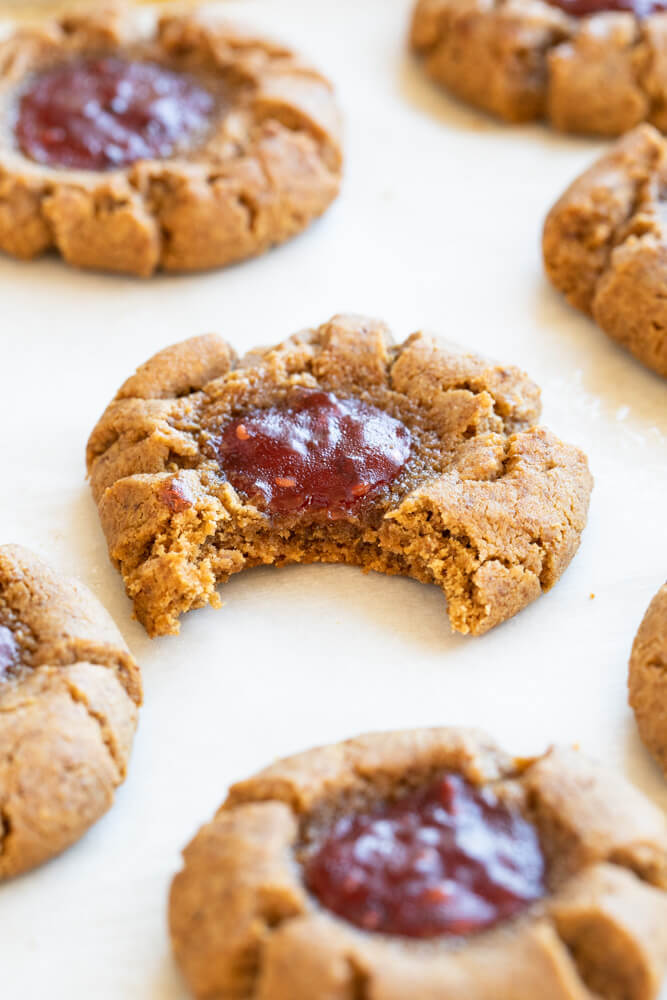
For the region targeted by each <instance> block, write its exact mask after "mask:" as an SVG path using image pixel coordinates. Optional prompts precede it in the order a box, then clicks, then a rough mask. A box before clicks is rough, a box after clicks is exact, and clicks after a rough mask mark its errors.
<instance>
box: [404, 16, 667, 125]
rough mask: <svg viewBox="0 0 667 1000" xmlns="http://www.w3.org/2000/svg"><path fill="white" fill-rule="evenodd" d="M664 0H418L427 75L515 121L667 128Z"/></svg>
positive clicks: (417, 43)
mask: <svg viewBox="0 0 667 1000" xmlns="http://www.w3.org/2000/svg"><path fill="white" fill-rule="evenodd" d="M666 7H667V4H665V2H664V0H549V2H547V0H544V2H543V0H418V2H417V5H416V7H415V11H414V17H413V22H412V32H411V44H412V47H413V49H414V50H415V51H416V52H417V53H418V54H419V55H421V56H423V59H424V66H425V69H426V72H427V73H428V74H429V75H430V76H431V77H433V79H435V80H436V81H437V82H438V83H442V84H444V86H445V87H447V89H448V90H450V91H451V92H452V93H453V94H455V95H456V96H457V97H460V98H462V99H463V100H464V101H467V102H468V103H469V104H473V105H474V106H475V107H478V108H482V109H483V110H485V111H489V112H491V113H492V114H494V115H497V116H498V117H499V118H502V119H504V120H505V121H508V122H526V121H533V120H538V119H547V120H548V121H549V123H550V124H551V125H552V126H553V127H554V128H556V129H559V130H561V131H563V132H580V133H588V134H597V135H611V136H615V135H621V134H622V133H623V132H626V131H627V130H628V129H630V128H633V126H635V125H637V124H639V123H640V122H643V121H649V122H652V123H653V124H654V125H656V126H657V127H658V128H661V129H665V128H667V61H666V60H667V14H666V13H664V12H665V9H666Z"/></svg>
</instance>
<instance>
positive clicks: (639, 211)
mask: <svg viewBox="0 0 667 1000" xmlns="http://www.w3.org/2000/svg"><path fill="white" fill-rule="evenodd" d="M666 185H667V141H666V140H665V139H664V138H663V136H661V135H660V134H659V133H658V132H657V131H656V130H655V129H654V128H651V126H650V125H641V126H639V128H636V129H634V131H632V132H630V133H629V134H628V135H626V136H624V137H623V138H622V139H621V140H619V142H617V143H615V145H614V146H613V147H612V148H611V149H610V150H609V151H608V152H607V153H605V155H604V156H602V157H601V158H600V159H599V160H597V161H596V162H595V163H594V164H593V165H592V166H591V167H589V168H588V170H586V171H585V172H584V173H583V174H582V175H581V176H580V177H578V178H577V179H576V180H575V181H574V182H573V183H572V184H571V185H570V187H569V188H568V189H567V191H565V193H564V194H563V195H562V197H561V198H559V200H558V201H557V202H556V204H555V205H554V206H553V208H552V209H551V211H550V212H549V214H548V216H547V219H546V222H545V224H544V234H543V240H542V246H543V253H544V264H545V268H546V272H547V275H548V277H549V279H550V281H551V282H552V284H553V285H554V286H555V287H556V288H557V289H558V290H559V291H560V292H562V293H563V294H564V295H565V297H566V298H567V300H568V302H570V303H571V304H572V305H573V306H575V307H576V308H577V309H581V310H582V311H583V312H586V313H588V314H589V315H590V316H592V317H593V319H594V320H595V321H596V323H597V324H598V326H600V327H601V328H602V329H603V330H604V331H605V333H607V334H608V335H609V336H610V337H611V338H612V339H613V340H615V341H617V342H618V343H619V344H620V345H621V346H622V347H624V348H625V349H626V350H628V351H630V352H631V353H632V354H634V356H635V357H636V358H638V359H639V361H641V362H642V363H643V364H645V365H646V366H647V367H648V368H652V369H653V371H655V372H657V373H658V375H662V376H663V377H664V378H667V302H666V300H665V294H664V288H665V282H666V281H667V228H666V216H665V191H666V190H667V187H666Z"/></svg>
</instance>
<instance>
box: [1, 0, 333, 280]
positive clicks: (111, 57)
mask: <svg viewBox="0 0 667 1000" xmlns="http://www.w3.org/2000/svg"><path fill="white" fill-rule="evenodd" d="M0 114H2V118H3V123H4V124H3V128H2V131H1V132H0V186H1V188H2V193H3V196H2V199H1V203H0V248H1V249H4V250H5V251H7V252H8V253H11V254H13V255H15V256H18V257H34V256H36V255H37V254H40V253H43V252H44V251H46V250H49V249H50V248H56V249H57V250H59V251H60V253H61V254H62V255H63V256H64V257H65V258H66V259H67V260H68V261H69V262H70V263H72V264H74V265H76V266H79V267H90V268H101V269H103V270H111V271H125V272H128V273H133V274H139V275H149V274H151V273H153V272H154V271H155V270H156V269H158V268H163V269H166V270H172V271H174V270H175V271H179V270H180V271H191V270H198V269H204V268H211V267H219V266H222V265H224V264H227V263H229V262H231V261H234V260H238V259H240V258H243V257H247V256H249V255H251V254H255V253H260V252H262V251H264V250H266V249H268V248H269V247H270V246H272V245H273V244H277V243H280V242H282V241H283V240H285V239H287V238H288V237H290V236H292V235H294V234H295V233H297V232H299V231H300V230H301V229H303V228H304V227H305V226H306V225H307V224H308V223H309V222H310V221H311V220H312V219H313V218H314V217H315V216H318V215H320V214H321V213H322V212H323V211H324V210H325V208H326V207H327V206H328V205H329V203H330V202H331V201H332V199H333V198H334V197H335V195H336V194H337V191H338V186H339V182H340V174H341V163H342V157H341V144H340V121H339V114H338V110H337V107H336V104H335V101H334V97H333V92H332V87H331V85H330V84H329V82H328V81H327V80H326V79H325V78H324V77H322V76H321V75H320V74H319V73H317V72H316V71H315V70H314V69H312V68H311V67H310V66H308V65H306V64H305V63H304V62H302V61H301V60H300V59H299V58H298V57H297V56H296V55H295V54H294V53H293V52H291V51H290V50H289V49H287V48H285V47H284V46H282V45H279V44H276V43H273V42H270V41H268V40H266V39H261V38H257V37H256V36H254V35H252V34H250V33H249V32H246V31H242V30H239V29H237V28H234V27H232V26H230V25H228V24H221V23H220V21H219V20H216V19H214V18H213V17H207V16H206V14H205V13H204V12H202V13H200V14H197V13H193V14H185V15H175V14H172V15H166V16H164V17H162V18H160V19H157V18H155V17H153V18H152V23H151V26H150V28H149V29H146V28H145V26H144V24H143V22H142V21H141V20H140V19H137V18H136V17H135V16H132V15H130V13H128V12H124V11H123V9H122V7H120V6H119V5H102V8H101V9H100V8H98V9H96V10H90V11H88V12H82V13H79V14H76V15H75V14H71V15H69V16H67V15H66V16H63V17H62V18H61V19H60V20H57V21H53V22H51V23H49V24H47V25H45V26H41V27H30V28H27V27H25V28H22V29H19V28H17V29H16V31H15V32H14V33H13V34H12V35H11V36H10V37H9V38H8V39H7V40H6V41H4V42H2V43H0Z"/></svg>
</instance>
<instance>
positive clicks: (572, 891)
mask: <svg viewBox="0 0 667 1000" xmlns="http://www.w3.org/2000/svg"><path fill="white" fill-rule="evenodd" d="M666 890H667V827H666V825H665V818H664V816H663V815H662V813H661V812H660V810H659V809H657V808H656V807H655V806H653V805H652V804H651V803H650V802H649V801H648V800H647V799H645V798H644V797H643V796H642V795H641V794H640V793H639V792H638V791H636V790H635V789H634V788H632V787H631V786H630V785H629V784H628V783H627V782H626V781H624V780H623V779H622V778H620V777H619V776H617V775H614V774H611V773H607V772H605V771H604V770H603V769H602V768H600V767H599V766H597V765H596V764H593V763H591V762H589V761H587V760H585V759H584V758H583V757H582V756H581V755H580V754H578V753H576V752H575V751H571V750H567V749H555V750H551V751H549V752H548V753H547V754H545V755H544V756H542V757H539V758H536V759H534V760H525V759H523V760H516V759H513V758H512V757H510V756H508V755H507V754H506V753H504V752H503V751H502V750H500V749H499V748H498V747H497V746H496V745H495V744H494V743H493V742H492V741H491V740H490V739H489V738H488V737H487V736H485V735H484V734H481V733H478V732H475V731H472V730H462V729H446V728H443V729H430V730H414V731H405V732H394V733H375V734H371V735H368V736H362V737H360V738H358V739H354V740H350V741H348V742H346V743H340V744H337V745H335V746H329V747H323V748H320V749H317V750H311V751H309V752H307V753H302V754H298V755H297V756H295V757H291V758H288V759H287V760H283V761H279V762H278V763H276V764H273V765H271V766H270V767H268V768H267V769H266V770H265V771H262V772H260V773H259V774H258V775H256V776H255V777H253V778H250V779H249V780H247V781H244V782H241V783H240V784H238V785H235V786H234V787H233V788H232V789H231V791H230V792H229V795H228V797H227V800H226V802H225V803H224V805H223V806H222V807H221V809H220V810H219V811H218V813H217V815H216V816H215V818H214V819H213V821H212V822H211V823H209V824H207V825H206V826H204V827H203V828H202V829H201V830H200V831H199V833H198V834H197V836H196V837H195V838H194V840H193V841H192V843H191V844H190V845H189V846H188V847H187V848H186V850H185V852H184V866H183V869H182V870H181V872H180V873H179V874H178V875H176V877H175V879H174V881H173V884H172V888H171V896H170V903H169V918H170V929H171V938H172V944H173V949H174V953H175V956H176V959H177V961H178V963H179V965H180V967H181V969H182V970H183V972H184V974H185V978H186V980H187V982H188V984H189V986H190V988H191V990H192V992H193V994H194V995H195V996H197V997H214V996H215V997H223V996H224V997H238V998H241V997H243V998H247V1000H352V998H360V997H369V998H370V997H373V1000H407V998H408V997H414V996H417V995H418V996H419V997H424V998H425V997H428V998H429V1000H535V998H536V997H540V1000H593V997H597V998H608V1000H617V998H619V997H623V998H624V1000H653V998H655V997H657V994H658V989H659V984H660V980H661V979H662V977H663V974H664V971H665V965H666V963H667V891H666Z"/></svg>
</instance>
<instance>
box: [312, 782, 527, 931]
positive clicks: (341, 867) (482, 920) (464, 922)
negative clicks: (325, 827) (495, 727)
mask: <svg viewBox="0 0 667 1000" xmlns="http://www.w3.org/2000/svg"><path fill="white" fill-rule="evenodd" d="M304 872H305V879H306V884H307V886H308V888H309V889H310V890H311V892H312V893H313V894H314V895H315V896H316V897H317V898H318V899H319V900H320V902H321V903H322V905H323V906H324V907H325V908H326V909H328V910H332V911H333V912H334V913H336V914H338V915H339V916H340V917H342V918H343V919H345V920H347V921H348V922H349V923H351V924H354V925H355V926H357V927H361V928H363V929H364V930H367V931H377V932H379V933H384V934H395V935H400V936H402V937H410V938H432V937H436V936H439V935H443V934H448V935H464V934H472V933H475V932H476V931H481V930H483V929H484V928H487V927H491V926H493V925H494V924H496V923H498V922H499V921H501V920H504V919H507V918H508V917H511V916H513V915H514V914H516V913H518V912H519V911H520V910H522V909H523V908H524V907H526V906H527V905H528V904H530V903H531V902H533V901H534V900H537V899H539V898H540V897H542V896H543V895H544V883H543V878H544V862H543V858H542V852H541V849H540V845H539V841H538V838H537V834H536V832H535V830H534V828H533V827H532V826H531V824H530V823H528V822H527V821H526V820H525V819H524V818H523V816H522V815H521V814H520V813H519V812H518V811H517V810H516V809H514V808H510V807H509V806H508V805H506V804H504V803H502V802H500V801H499V800H498V799H497V797H496V796H495V795H494V794H493V793H492V792H491V791H489V790H488V789H476V788H474V787H473V786H472V785H470V784H468V783H467V782H466V781H465V780H464V779H463V778H461V777H459V776H457V775H447V776H445V777H443V778H441V779H439V780H437V781H436V782H434V783H433V784H432V785H430V786H429V787H427V788H425V789H422V790H420V791H417V792H412V793H409V794H408V795H406V796H405V797H404V798H401V799H399V800H398V801H397V802H394V803H392V804H389V805H383V806H381V807H379V808H378V809H377V810H374V811H372V812H369V813H366V814H355V815H350V816H345V817H343V818H342V819H340V820H339V821H338V822H337V823H336V824H335V826H334V827H333V829H332V830H331V831H330V832H329V834H328V835H327V837H326V839H325V840H323V841H322V842H321V843H320V844H319V845H318V846H317V848H316V850H315V853H314V854H312V855H311V856H310V857H309V859H308V860H307V861H306V863H305V869H304Z"/></svg>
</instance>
